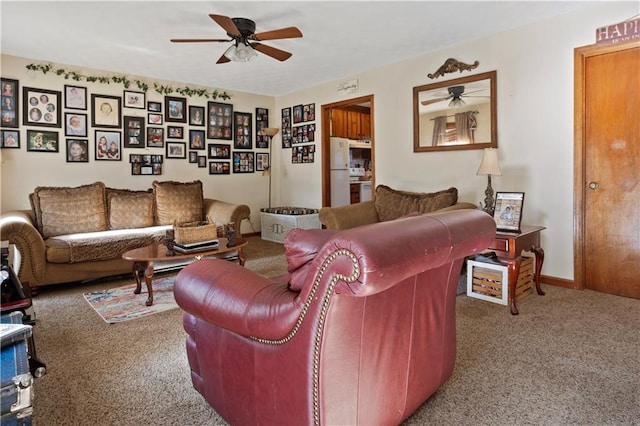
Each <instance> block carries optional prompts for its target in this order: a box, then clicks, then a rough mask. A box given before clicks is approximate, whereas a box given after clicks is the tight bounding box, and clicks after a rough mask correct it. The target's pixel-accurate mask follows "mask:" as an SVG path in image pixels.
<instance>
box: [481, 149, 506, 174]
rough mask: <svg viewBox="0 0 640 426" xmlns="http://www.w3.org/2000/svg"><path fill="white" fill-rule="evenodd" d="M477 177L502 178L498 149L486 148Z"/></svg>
mask: <svg viewBox="0 0 640 426" xmlns="http://www.w3.org/2000/svg"><path fill="white" fill-rule="evenodd" d="M476 174H477V175H494V176H501V175H502V171H501V170H500V163H499V162H498V150H497V149H496V148H485V149H484V155H483V156H482V162H481V163H480V167H479V168H478V173H476Z"/></svg>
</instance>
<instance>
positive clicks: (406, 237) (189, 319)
mask: <svg viewBox="0 0 640 426" xmlns="http://www.w3.org/2000/svg"><path fill="white" fill-rule="evenodd" d="M494 236H495V222H494V221H493V219H492V218H491V217H490V216H489V215H487V214H486V213H484V212H482V211H479V210H460V211H453V212H446V213H436V214H433V215H421V216H413V217H407V218H402V219H399V220H393V221H388V222H380V223H375V224H371V225H366V226H360V227H357V228H353V229H348V230H344V231H334V230H327V229H313V230H312V229H293V230H291V232H290V233H289V234H288V235H287V238H286V239H285V243H284V244H285V251H286V258H287V263H288V270H289V272H290V274H289V275H286V276H283V277H278V278H273V279H269V278H265V277H263V276H260V275H258V274H256V273H254V272H252V271H250V270H248V269H245V268H242V267H239V266H238V265H235V264H232V263H230V262H224V261H222V260H216V259H210V260H202V261H200V262H196V263H192V264H191V265H189V266H187V267H186V268H185V269H183V270H182V271H181V272H180V273H179V274H178V277H177V278H176V282H175V286H174V294H175V297H176V301H177V302H178V305H180V307H181V308H182V309H183V310H184V311H185V314H184V328H185V330H186V332H187V334H188V337H187V358H188V360H189V364H190V366H191V379H192V382H193V386H194V387H195V388H196V389H197V390H198V392H200V393H201V394H202V395H203V397H204V398H205V399H206V400H207V402H208V403H209V404H210V405H211V406H212V407H213V408H214V409H215V410H216V412H217V413H219V414H220V415H221V416H222V417H223V418H224V419H225V420H227V421H228V422H229V423H230V424H233V425H236V424H237V425H250V424H251V425H254V424H260V425H312V424H316V425H356V424H362V425H395V424H399V423H401V422H402V420H403V419H406V418H407V417H408V416H409V415H410V414H411V413H412V412H414V411H415V410H416V409H417V408H418V407H419V406H420V405H421V404H423V403H424V402H425V401H426V400H427V399H428V398H429V397H430V396H431V395H432V394H433V393H434V392H435V391H436V390H437V389H438V388H439V387H440V386H441V385H442V384H443V383H444V382H445V381H446V380H447V379H448V378H449V377H450V375H451V373H452V371H453V367H454V363H455V359H456V322H455V311H456V310H455V298H456V288H457V283H458V277H459V271H460V267H461V265H462V262H463V260H464V258H465V256H468V255H471V254H474V253H478V252H480V251H482V250H484V249H485V248H487V247H488V246H489V244H490V243H491V241H493V238H494Z"/></svg>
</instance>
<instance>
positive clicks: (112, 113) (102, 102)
mask: <svg viewBox="0 0 640 426" xmlns="http://www.w3.org/2000/svg"><path fill="white" fill-rule="evenodd" d="M121 116H122V98H121V97H120V96H108V95H97V94H92V95H91V125H92V126H93V127H109V128H120V127H121V121H120V117H121Z"/></svg>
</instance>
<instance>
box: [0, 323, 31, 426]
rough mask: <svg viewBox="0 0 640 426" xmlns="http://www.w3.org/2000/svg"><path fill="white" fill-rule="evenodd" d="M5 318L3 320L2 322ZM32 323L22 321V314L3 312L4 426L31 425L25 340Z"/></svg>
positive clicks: (0, 335) (0, 328)
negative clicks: (26, 323)
mask: <svg viewBox="0 0 640 426" xmlns="http://www.w3.org/2000/svg"><path fill="white" fill-rule="evenodd" d="M5 321H6V323H5ZM30 336H31V326H30V325H24V324H22V314H21V313H19V312H13V313H11V314H9V315H6V316H5V315H3V323H1V324H0V342H1V347H2V353H1V356H0V358H1V360H0V361H1V371H2V372H1V382H2V389H0V400H1V407H2V417H1V418H0V424H3V425H5V424H6V425H30V424H31V414H32V413H33V406H32V402H33V392H32V389H33V376H32V375H31V372H30V371H29V358H28V354H27V339H28V338H29V337H30Z"/></svg>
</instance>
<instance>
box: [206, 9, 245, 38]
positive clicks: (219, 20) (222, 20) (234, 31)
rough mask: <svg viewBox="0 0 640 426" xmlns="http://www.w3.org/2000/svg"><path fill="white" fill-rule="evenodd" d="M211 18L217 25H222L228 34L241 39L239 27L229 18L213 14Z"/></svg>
mask: <svg viewBox="0 0 640 426" xmlns="http://www.w3.org/2000/svg"><path fill="white" fill-rule="evenodd" d="M209 17H210V18H211V19H213V20H214V21H215V22H216V24H218V25H220V26H221V27H222V29H223V30H225V31H226V32H227V33H228V34H231V35H232V36H234V37H240V31H239V30H238V27H236V24H234V23H233V21H232V20H231V18H229V17H228V16H223V15H214V14H211V15H209Z"/></svg>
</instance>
